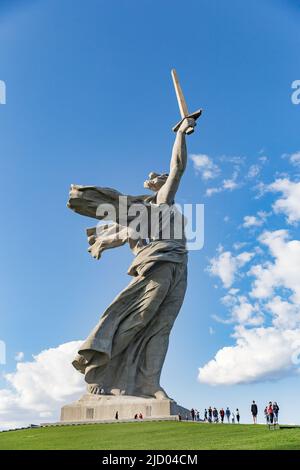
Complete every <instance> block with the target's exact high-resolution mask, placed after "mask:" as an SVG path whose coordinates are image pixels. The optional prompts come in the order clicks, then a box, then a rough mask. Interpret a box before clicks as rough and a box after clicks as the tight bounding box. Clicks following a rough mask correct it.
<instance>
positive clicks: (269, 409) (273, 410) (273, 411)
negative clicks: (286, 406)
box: [251, 400, 279, 425]
mask: <svg viewBox="0 0 300 470" xmlns="http://www.w3.org/2000/svg"><path fill="white" fill-rule="evenodd" d="M251 414H252V418H253V423H254V424H256V423H257V415H258V407H257V404H256V403H255V401H254V400H253V402H252V405H251ZM278 414H279V406H278V403H277V402H276V401H274V402H273V403H272V402H271V401H269V404H268V405H267V406H266V407H265V409H264V415H265V419H266V423H267V424H268V425H270V424H278Z"/></svg>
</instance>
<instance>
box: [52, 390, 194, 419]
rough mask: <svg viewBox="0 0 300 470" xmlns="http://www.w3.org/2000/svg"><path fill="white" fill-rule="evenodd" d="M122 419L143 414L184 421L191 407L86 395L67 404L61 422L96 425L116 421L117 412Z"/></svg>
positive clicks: (169, 401) (174, 403)
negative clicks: (176, 417)
mask: <svg viewBox="0 0 300 470" xmlns="http://www.w3.org/2000/svg"><path fill="white" fill-rule="evenodd" d="M117 412H118V416H119V419H120V420H123V419H133V418H134V416H135V415H136V414H140V413H142V415H143V417H144V418H167V417H173V418H174V417H175V416H178V415H179V414H180V415H181V417H182V419H186V416H188V417H190V412H189V410H188V409H187V408H184V407H182V406H179V405H177V403H176V402H175V401H174V400H170V399H164V400H158V399H156V398H142V397H134V396H128V395H119V396H114V395H93V394H90V393H88V394H85V395H83V396H82V397H81V398H80V399H79V400H78V401H76V402H74V403H71V404H70V405H65V406H63V407H62V409H61V418H60V420H61V422H62V423H68V422H69V423H72V422H76V423H79V422H93V421H98V422H99V421H102V420H103V421H106V420H113V419H115V417H116V413H117Z"/></svg>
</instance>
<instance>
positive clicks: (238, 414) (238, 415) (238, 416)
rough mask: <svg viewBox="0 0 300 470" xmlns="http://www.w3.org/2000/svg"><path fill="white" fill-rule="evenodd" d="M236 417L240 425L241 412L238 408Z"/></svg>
mask: <svg viewBox="0 0 300 470" xmlns="http://www.w3.org/2000/svg"><path fill="white" fill-rule="evenodd" d="M235 416H236V420H237V423H238V424H239V423H240V412H239V409H238V408H237V409H236V410H235Z"/></svg>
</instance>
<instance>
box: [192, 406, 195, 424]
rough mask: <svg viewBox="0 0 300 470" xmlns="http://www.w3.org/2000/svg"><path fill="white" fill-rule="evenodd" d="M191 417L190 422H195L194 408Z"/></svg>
mask: <svg viewBox="0 0 300 470" xmlns="http://www.w3.org/2000/svg"><path fill="white" fill-rule="evenodd" d="M191 417H192V421H195V410H194V408H192V409H191Z"/></svg>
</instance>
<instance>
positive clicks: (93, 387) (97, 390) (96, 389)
mask: <svg viewBox="0 0 300 470" xmlns="http://www.w3.org/2000/svg"><path fill="white" fill-rule="evenodd" d="M86 389H87V392H88V393H92V394H93V395H101V393H102V387H101V385H99V384H88V385H87V387H86Z"/></svg>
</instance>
